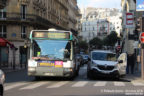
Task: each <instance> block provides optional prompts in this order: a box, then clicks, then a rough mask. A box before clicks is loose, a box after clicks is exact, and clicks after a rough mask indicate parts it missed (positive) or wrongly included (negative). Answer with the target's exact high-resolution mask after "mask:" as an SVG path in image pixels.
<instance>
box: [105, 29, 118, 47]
mask: <svg viewBox="0 0 144 96" xmlns="http://www.w3.org/2000/svg"><path fill="white" fill-rule="evenodd" d="M118 39H119V38H118V37H117V33H116V32H115V31H112V32H111V34H109V35H108V36H107V37H105V38H104V39H103V44H104V45H106V46H114V45H115V43H116V42H117V41H118Z"/></svg>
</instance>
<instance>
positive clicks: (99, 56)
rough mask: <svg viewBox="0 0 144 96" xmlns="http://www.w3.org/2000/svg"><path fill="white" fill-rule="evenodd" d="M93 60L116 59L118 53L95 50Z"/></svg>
mask: <svg viewBox="0 0 144 96" xmlns="http://www.w3.org/2000/svg"><path fill="white" fill-rule="evenodd" d="M92 59H93V60H103V61H116V60H117V58H116V54H114V53H104V52H93V53H92Z"/></svg>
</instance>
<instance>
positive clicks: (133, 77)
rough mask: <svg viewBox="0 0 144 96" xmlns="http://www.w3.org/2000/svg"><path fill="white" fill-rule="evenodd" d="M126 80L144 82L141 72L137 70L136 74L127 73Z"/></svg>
mask: <svg viewBox="0 0 144 96" xmlns="http://www.w3.org/2000/svg"><path fill="white" fill-rule="evenodd" d="M124 79H125V80H128V81H130V82H140V83H144V80H142V78H141V73H140V72H137V73H134V74H126V76H125V78H124Z"/></svg>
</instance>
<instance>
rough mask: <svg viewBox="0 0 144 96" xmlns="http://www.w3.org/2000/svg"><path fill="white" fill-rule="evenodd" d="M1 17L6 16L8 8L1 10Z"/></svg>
mask: <svg viewBox="0 0 144 96" xmlns="http://www.w3.org/2000/svg"><path fill="white" fill-rule="evenodd" d="M0 18H2V19H3V18H6V8H4V9H2V10H0Z"/></svg>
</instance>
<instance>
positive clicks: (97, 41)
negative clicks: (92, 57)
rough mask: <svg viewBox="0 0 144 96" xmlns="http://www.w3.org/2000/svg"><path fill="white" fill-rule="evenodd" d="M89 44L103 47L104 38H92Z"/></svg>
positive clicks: (97, 47) (98, 47)
mask: <svg viewBox="0 0 144 96" xmlns="http://www.w3.org/2000/svg"><path fill="white" fill-rule="evenodd" d="M89 44H90V47H91V48H93V47H94V48H96V49H100V48H102V40H101V39H99V38H98V37H95V38H93V39H92V40H90V41H89Z"/></svg>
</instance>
